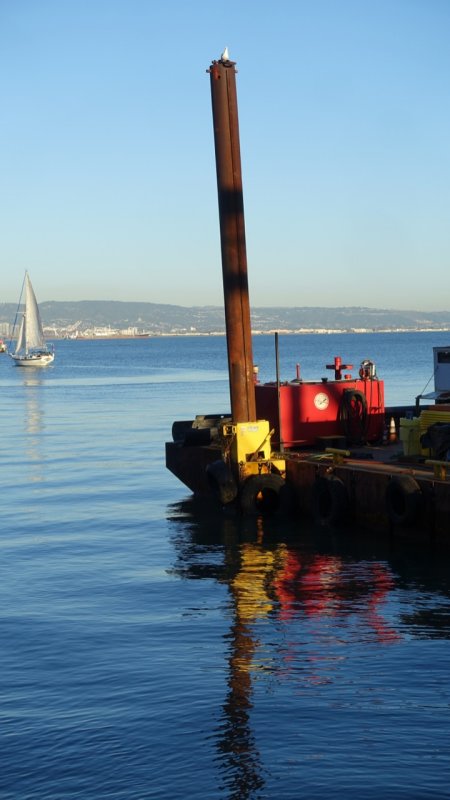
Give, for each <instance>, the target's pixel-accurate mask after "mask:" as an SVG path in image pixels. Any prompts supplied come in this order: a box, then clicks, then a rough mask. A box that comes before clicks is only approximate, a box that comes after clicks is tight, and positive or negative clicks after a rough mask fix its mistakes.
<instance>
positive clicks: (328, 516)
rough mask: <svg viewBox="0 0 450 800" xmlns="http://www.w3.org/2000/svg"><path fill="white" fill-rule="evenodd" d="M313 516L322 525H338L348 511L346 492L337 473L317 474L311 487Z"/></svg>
mask: <svg viewBox="0 0 450 800" xmlns="http://www.w3.org/2000/svg"><path fill="white" fill-rule="evenodd" d="M312 507H313V516H314V519H315V521H316V522H320V523H321V524H322V525H339V524H340V523H341V522H343V521H344V520H345V518H346V517H347V516H348V513H349V507H350V504H349V499H348V492H347V489H346V487H345V484H344V483H343V481H341V479H340V478H338V477H337V475H319V476H318V477H317V478H316V481H315V483H314V485H313V489H312Z"/></svg>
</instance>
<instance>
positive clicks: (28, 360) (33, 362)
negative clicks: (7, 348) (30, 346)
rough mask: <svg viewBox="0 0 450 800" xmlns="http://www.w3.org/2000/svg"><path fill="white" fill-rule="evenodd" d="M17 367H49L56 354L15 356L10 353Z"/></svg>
mask: <svg viewBox="0 0 450 800" xmlns="http://www.w3.org/2000/svg"><path fill="white" fill-rule="evenodd" d="M10 356H11V358H12V359H13V361H14V364H15V366H16V367H47V366H48V365H49V364H51V363H52V361H53V360H54V358H55V354H54V353H35V354H28V355H26V356H15V355H13V353H10Z"/></svg>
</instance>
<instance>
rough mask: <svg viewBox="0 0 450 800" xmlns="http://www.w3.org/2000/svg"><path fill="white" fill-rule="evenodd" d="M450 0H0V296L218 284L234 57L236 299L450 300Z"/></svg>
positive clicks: (201, 300)
mask: <svg viewBox="0 0 450 800" xmlns="http://www.w3.org/2000/svg"><path fill="white" fill-rule="evenodd" d="M449 35H450V3H449V2H448V0H420V1H419V0H389V2H388V1H387V0H377V2H364V1H363V0H360V1H359V2H355V1H353V0H339V2H338V0H334V1H332V0H308V1H307V0H297V1H295V0H278V1H277V2H276V3H275V2H273V0H271V1H270V2H267V0H257V1H256V0H229V2H227V3H211V2H210V1H209V2H203V0H190V1H189V2H188V1H187V0H186V1H185V2H182V1H181V0H164V1H163V0H158V2H157V1H156V0H0V89H1V98H2V123H1V125H0V152H1V175H2V179H1V194H0V258H1V275H2V277H1V282H0V286H1V290H0V302H16V301H17V299H18V296H19V292H20V288H21V285H22V279H23V273H24V270H25V269H28V270H29V272H30V275H31V278H32V281H33V284H34V286H35V290H36V294H37V296H38V299H39V300H40V301H44V300H83V299H118V300H146V301H149V302H156V303H175V304H180V305H221V304H222V302H223V294H222V278H221V262H220V241H219V225H218V211H217V188H216V177H215V162H214V145H213V134H212V120H211V103H210V88H209V76H208V75H207V73H206V70H207V69H208V67H209V65H210V63H211V61H212V60H213V59H216V58H219V57H220V54H221V52H222V51H223V49H224V47H225V45H227V46H228V49H229V52H230V57H231V58H232V59H233V60H235V61H236V62H237V69H238V76H237V84H238V102H239V115H240V135H241V155H242V167H243V182H244V203H245V214H246V233H247V258H248V267H249V284H250V300H251V303H252V305H253V306H265V305H266V306H267V305H288V306H303V305H305V306H315V305H319V306H334V305H338V306H352V305H365V306H371V307H386V308H410V309H411V308H416V309H419V310H444V309H449V308H450V297H449V292H448V285H449V277H448V276H449V266H450V225H449V219H450V214H449V212H450V103H449V96H450V92H449V89H450V47H449V46H448V42H449Z"/></svg>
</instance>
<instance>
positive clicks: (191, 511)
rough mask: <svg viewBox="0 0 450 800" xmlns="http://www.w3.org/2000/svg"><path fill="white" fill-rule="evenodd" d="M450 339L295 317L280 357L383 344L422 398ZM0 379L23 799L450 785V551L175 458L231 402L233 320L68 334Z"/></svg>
mask: <svg viewBox="0 0 450 800" xmlns="http://www.w3.org/2000/svg"><path fill="white" fill-rule="evenodd" d="M449 338H450V335H446V334H444V335H436V334H409V335H405V334H403V335H400V334H399V335H396V334H395V335H394V334H391V335H381V334H380V335H365V336H355V335H353V336H352V335H348V336H347V335H345V336H344V335H341V336H335V337H333V336H303V337H284V338H283V337H281V338H280V350H281V355H280V361H281V373H282V375H281V377H282V378H283V379H289V378H293V377H295V364H296V363H298V362H299V363H300V364H301V370H302V374H303V376H304V377H305V378H315V377H321V376H322V375H324V374H326V373H325V370H324V365H325V364H326V363H331V362H332V360H333V356H334V355H341V356H342V358H343V359H344V360H345V361H347V362H352V363H354V364H355V365H359V362H360V361H361V360H362V359H364V358H371V359H373V360H374V361H375V362H376V363H377V367H378V372H379V375H380V377H384V378H385V380H386V382H387V387H386V395H387V402H388V403H397V402H405V403H410V402H413V400H414V397H415V395H416V394H418V393H420V392H421V391H422V390H423V389H424V387H425V385H426V384H427V382H428V380H429V379H430V376H431V374H432V351H431V348H432V346H433V345H442V344H444V345H447V344H449V341H448V339H449ZM254 347H255V361H257V362H258V363H259V365H260V371H261V377H262V379H263V380H264V379H273V377H274V352H273V350H274V346H273V340H272V338H271V337H258V338H257V339H256V341H255V345H254ZM431 388H432V385H430V386H429V389H431ZM0 391H1V423H0V425H1V440H0V441H1V447H2V460H1V479H2V492H1V494H0V510H1V535H0V566H1V580H0V636H1V671H0V676H1V677H0V692H1V695H0V696H1V705H0V709H1V727H0V740H1V741H0V754H1V755H0V758H1V769H0V797H1V798H2V800H13V799H14V800H31V799H32V800H47V798H52V799H53V798H55V799H57V800H66V798H67V800H68V799H69V798H70V799H71V800H72V798H80V800H104V799H105V798H108V800H109V799H110V798H111V799H112V800H119V798H120V799H121V800H122V799H123V800H147V798H168V799H169V800H172V798H189V799H191V798H192V800H207V799H208V800H209V799H210V798H220V799H221V800H222V799H223V800H231V799H233V800H238V799H239V798H249V799H251V800H256V798H273V799H274V800H276V799H278V798H283V799H285V800H297V799H298V798H305V799H308V800H310V799H313V800H314V798H318V799H319V798H320V800H323V799H324V798H330V797H332V798H358V800H359V799H362V800H364V798H368V799H369V798H370V799H371V800H372V798H373V800H379V798H386V799H387V800H389V798H405V799H406V798H408V799H410V798H413V800H414V798H417V800H419V799H420V798H449V797H450V788H449V786H450V737H449V723H450V685H449V662H450V642H449V637H450V575H449V569H448V559H447V557H446V556H444V557H443V555H442V554H436V555H434V554H433V553H430V552H423V551H422V552H419V551H416V550H414V549H413V547H411V546H406V545H404V544H400V543H398V542H391V543H390V544H388V543H386V542H384V543H383V542H380V541H378V542H377V541H375V540H373V539H372V538H369V537H368V536H367V535H364V534H362V532H358V531H356V532H354V534H350V533H342V534H340V535H339V536H333V535H331V534H328V535H327V534H324V533H320V532H318V531H314V530H312V529H311V528H310V527H309V526H308V524H307V523H306V522H305V521H303V520H298V521H293V522H289V523H284V524H283V525H280V526H279V527H273V525H272V526H271V525H269V524H267V523H264V524H262V523H256V522H255V523H252V524H241V525H239V524H238V522H237V521H236V520H234V519H232V518H228V517H226V516H223V517H219V518H218V517H210V516H208V514H207V512H206V511H205V510H203V511H202V509H196V508H195V507H194V505H193V503H192V501H191V499H190V498H189V495H188V493H187V490H186V489H185V488H184V487H183V486H182V485H181V484H179V483H178V482H177V481H176V480H175V478H174V477H173V476H172V475H171V474H170V473H169V472H167V471H166V470H165V468H164V442H165V440H166V439H168V438H170V430H171V424H172V421H173V420H174V419H186V418H188V419H189V418H191V417H192V416H194V415H195V414H198V413H211V412H223V411H227V410H228V407H229V403H228V387H227V376H226V357H225V343H224V340H223V339H216V338H201V339H164V340H156V339H149V340H139V341H130V342H128V341H118V342H108V341H99V342H78V341H74V342H70V341H68V342H59V343H57V359H56V362H55V364H54V366H52V367H50V368H48V369H46V370H43V371H39V370H38V371H34V370H23V369H18V368H16V367H13V366H12V365H11V363H10V360H9V359H8V358H7V357H6V356H1V357H0Z"/></svg>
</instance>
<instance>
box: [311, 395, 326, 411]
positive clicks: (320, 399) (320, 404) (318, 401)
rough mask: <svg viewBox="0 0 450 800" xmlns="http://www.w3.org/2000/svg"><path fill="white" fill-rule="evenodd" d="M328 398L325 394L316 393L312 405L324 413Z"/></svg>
mask: <svg viewBox="0 0 450 800" xmlns="http://www.w3.org/2000/svg"><path fill="white" fill-rule="evenodd" d="M329 402H330V398H329V397H328V395H327V394H325V392H318V393H317V394H316V396H315V398H314V405H315V407H316V408H318V409H319V411H325V409H326V408H328V404H329Z"/></svg>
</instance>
